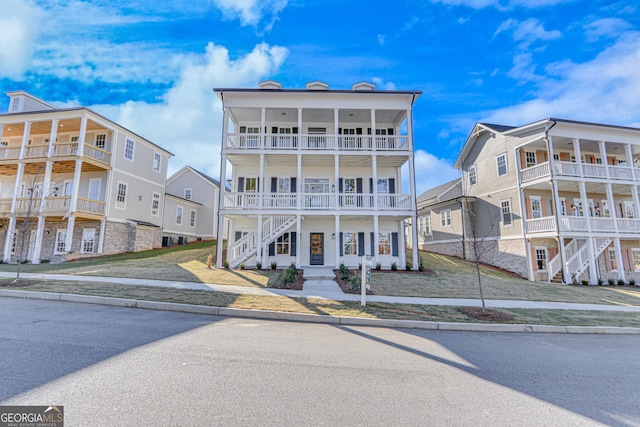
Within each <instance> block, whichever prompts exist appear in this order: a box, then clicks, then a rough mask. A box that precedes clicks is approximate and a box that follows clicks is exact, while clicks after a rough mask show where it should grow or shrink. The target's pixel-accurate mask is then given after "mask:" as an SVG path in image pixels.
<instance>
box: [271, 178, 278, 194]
mask: <svg viewBox="0 0 640 427" xmlns="http://www.w3.org/2000/svg"><path fill="white" fill-rule="evenodd" d="M271 192H272V193H276V192H278V178H276V177H272V178H271Z"/></svg>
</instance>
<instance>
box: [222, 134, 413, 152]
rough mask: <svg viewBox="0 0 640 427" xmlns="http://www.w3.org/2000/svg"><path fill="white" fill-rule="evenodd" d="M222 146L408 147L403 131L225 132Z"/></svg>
mask: <svg viewBox="0 0 640 427" xmlns="http://www.w3.org/2000/svg"><path fill="white" fill-rule="evenodd" d="M225 148H229V149H247V150H258V149H265V150H274V149H275V150H278V149H280V150H297V149H298V148H300V149H303V150H333V149H339V150H368V151H369V150H372V149H376V150H380V151H390V150H391V151H395V150H398V151H402V150H410V149H411V144H410V140H409V136H407V135H399V136H395V135H386V136H383V135H377V136H372V135H334V134H322V135H317V134H279V133H277V134H273V133H265V134H262V133H260V134H258V133H256V134H251V133H228V134H227V138H226V141H225Z"/></svg>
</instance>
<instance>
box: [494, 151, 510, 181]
mask: <svg viewBox="0 0 640 427" xmlns="http://www.w3.org/2000/svg"><path fill="white" fill-rule="evenodd" d="M496 163H497V166H498V176H503V175H506V174H507V172H508V170H507V153H502V154H499V155H498V157H497V158H496Z"/></svg>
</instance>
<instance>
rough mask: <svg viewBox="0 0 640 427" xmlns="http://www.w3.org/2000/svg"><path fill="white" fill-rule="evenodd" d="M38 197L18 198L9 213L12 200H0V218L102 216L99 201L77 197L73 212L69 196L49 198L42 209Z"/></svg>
mask: <svg viewBox="0 0 640 427" xmlns="http://www.w3.org/2000/svg"><path fill="white" fill-rule="evenodd" d="M41 202H42V199H41V198H40V197H33V198H30V197H19V198H17V199H16V208H15V211H14V213H13V214H12V213H11V207H12V205H13V199H11V198H3V199H0V216H3V217H9V216H15V217H17V218H21V217H26V216H29V217H37V216H40V215H43V216H65V215H67V214H79V215H89V216H98V217H99V216H104V215H105V206H106V203H105V202H103V201H100V200H92V199H88V198H83V197H78V201H77V204H76V208H75V210H72V209H71V196H49V197H45V199H44V207H43V206H42V205H41Z"/></svg>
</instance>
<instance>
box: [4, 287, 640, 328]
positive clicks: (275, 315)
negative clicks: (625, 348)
mask: <svg viewBox="0 0 640 427" xmlns="http://www.w3.org/2000/svg"><path fill="white" fill-rule="evenodd" d="M0 297H8V298H23V299H37V300H48V301H66V302H77V303H82V304H99V305H109V306H114V307H129V308H142V309H146V310H163V311H176V312H181V313H194V314H208V315H213V316H225V317H241V318H249V319H263V320H286V321H292V322H305V323H323V324H333V325H343V326H375V327H384V328H403V329H425V330H440V331H467V332H520V333H522V332H525V333H565V334H630V335H640V328H631V327H623V326H621V327H614V326H554V325H526V324H492V323H456V322H429V321H423V320H400V319H372V318H366V317H346V316H328V315H320V314H306V313H288V312H284V311H267V310H250V309H241V308H228V307H215V306H207V305H193V304H179V303H172V302H162V301H146V300H136V299H129V298H113V297H100V296H95V295H78V294H61V293H54V292H37V291H19V290H13V289H0Z"/></svg>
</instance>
